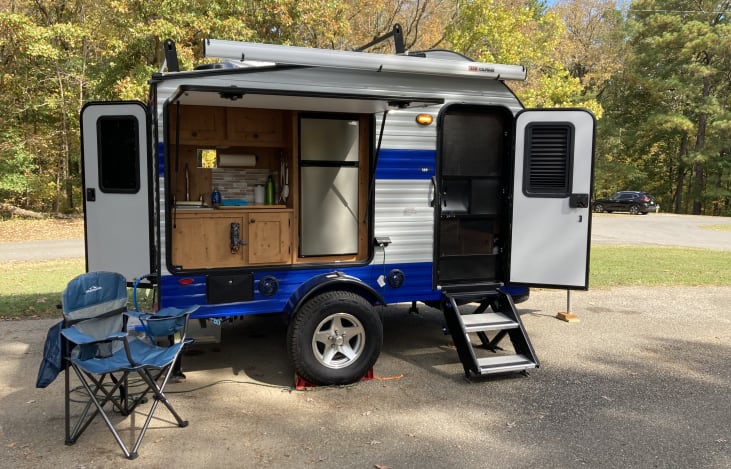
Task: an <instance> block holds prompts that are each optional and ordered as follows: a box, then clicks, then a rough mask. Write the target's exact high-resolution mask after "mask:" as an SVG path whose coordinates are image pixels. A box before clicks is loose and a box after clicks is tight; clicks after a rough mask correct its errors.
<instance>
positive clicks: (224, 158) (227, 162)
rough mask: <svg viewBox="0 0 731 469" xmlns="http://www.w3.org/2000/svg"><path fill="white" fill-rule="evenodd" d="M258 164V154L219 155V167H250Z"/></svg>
mask: <svg viewBox="0 0 731 469" xmlns="http://www.w3.org/2000/svg"><path fill="white" fill-rule="evenodd" d="M253 166H256V155H218V167H219V168H224V167H229V168H230V167H248V168H251V167H253Z"/></svg>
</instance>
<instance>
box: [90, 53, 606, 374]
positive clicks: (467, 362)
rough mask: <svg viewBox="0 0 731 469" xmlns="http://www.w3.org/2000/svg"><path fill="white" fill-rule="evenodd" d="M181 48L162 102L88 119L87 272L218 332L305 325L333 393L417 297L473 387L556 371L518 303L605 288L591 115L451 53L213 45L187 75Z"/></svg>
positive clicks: (307, 364)
mask: <svg viewBox="0 0 731 469" xmlns="http://www.w3.org/2000/svg"><path fill="white" fill-rule="evenodd" d="M165 46H166V52H167V60H166V62H167V69H166V70H163V71H160V72H159V73H156V74H154V75H153V76H152V78H151V80H150V94H149V102H148V103H146V104H144V103H141V102H93V103H89V104H87V105H86V106H85V107H84V108H83V111H82V115H81V121H82V151H83V168H84V180H83V190H84V197H85V217H86V256H87V270H88V271H115V272H120V273H122V274H123V275H125V276H126V278H127V280H128V282H130V283H131V282H134V281H135V279H139V278H142V277H143V276H147V277H145V278H146V280H145V282H144V283H146V284H147V285H148V286H149V287H150V288H153V289H154V291H155V294H156V298H157V302H158V304H159V307H161V308H162V307H168V306H174V307H187V306H189V305H193V304H196V305H200V307H199V308H198V309H197V311H196V312H195V313H194V315H193V318H198V319H199V320H200V323H201V324H203V325H206V326H207V327H218V326H216V324H218V323H219V322H220V321H221V320H223V319H228V318H236V317H242V316H247V315H261V314H286V315H287V316H288V317H289V329H288V334H287V344H286V347H287V350H288V352H289V354H290V358H291V360H292V362H293V365H294V368H295V370H296V372H297V373H298V374H299V375H300V376H301V377H302V378H303V379H305V380H306V381H309V382H311V383H315V384H336V383H348V382H353V381H356V380H358V379H360V378H361V377H363V376H364V375H365V374H367V373H368V371H369V370H370V369H371V368H372V366H373V364H374V363H375V361H376V359H377V357H378V355H379V353H380V348H381V344H382V337H383V329H382V322H381V317H380V316H379V312H378V311H379V308H378V306H379V305H387V304H393V303H402V302H409V303H412V304H416V302H423V303H426V304H429V305H432V306H435V307H437V308H440V309H441V310H442V311H443V312H444V314H445V318H446V319H445V320H446V324H447V328H448V329H449V331H450V332H451V333H452V336H453V338H454V342H455V345H456V348H457V352H458V355H459V358H460V360H461V361H462V363H463V366H464V370H465V373H466V374H467V375H468V376H469V375H476V376H479V375H486V374H492V373H503V372H510V371H521V370H526V369H529V368H535V367H537V366H538V364H539V362H538V359H537V358H536V355H535V353H534V351H533V348H532V346H531V344H530V341H529V339H528V335H527V333H526V331H525V329H524V327H523V325H522V323H521V321H520V317H519V316H518V314H517V312H516V310H515V305H514V301H513V295H515V294H519V295H525V294H526V292H527V288H528V287H530V286H540V287H548V288H562V289H586V288H587V287H588V259H589V242H590V227H591V210H590V206H591V204H590V200H589V197H590V194H591V192H592V171H593V145H594V125H595V121H594V118H593V116H592V115H591V113H589V112H587V111H585V110H581V109H562V110H555V109H540V110H530V109H523V107H522V106H521V103H520V102H519V100H518V99H517V98H516V96H515V94H514V93H513V92H511V90H510V88H509V87H508V83H509V82H511V81H515V80H524V79H525V78H526V71H525V69H524V68H523V67H522V66H516V65H500V64H489V63H478V62H474V61H471V60H469V59H467V58H466V57H464V56H461V55H459V54H456V53H452V52H448V51H424V52H418V53H407V52H403V51H401V53H398V54H393V55H389V54H375V53H366V52H355V51H335V50H321V49H310V48H299V47H289V46H279V45H267V44H253V43H244V42H233V41H219V40H206V41H205V54H206V56H207V57H211V58H219V59H221V60H222V61H221V62H220V63H216V64H213V65H211V64H209V65H207V66H204V67H201V68H199V69H196V70H189V71H179V70H178V66H177V58H176V55H175V48H174V44H173V43H172V42H166V45H165ZM467 305H472V306H470V307H469V308H468V306H467ZM475 305H477V306H476V307H475ZM468 312H469V313H474V314H465V313H468ZM470 333H475V334H477V335H478V336H479V338H480V339H481V341H482V343H483V345H485V346H486V347H487V348H488V349H491V350H492V351H493V352H499V353H493V352H490V353H489V354H488V355H487V356H484V357H481V356H480V353H479V352H480V351H478V350H476V347H474V346H473V344H472V342H471V340H470V339H469V336H468V334H470ZM506 336H507V337H508V338H509V339H510V343H511V345H512V347H508V351H507V352H501V350H500V349H499V347H497V343H498V342H500V341H501V340H502V339H503V338H504V337H506Z"/></svg>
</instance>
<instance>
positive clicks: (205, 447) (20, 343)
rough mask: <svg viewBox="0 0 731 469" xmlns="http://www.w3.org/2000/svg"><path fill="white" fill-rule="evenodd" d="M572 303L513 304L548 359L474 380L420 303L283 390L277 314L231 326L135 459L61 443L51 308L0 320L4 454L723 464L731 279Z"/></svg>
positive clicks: (461, 463) (139, 463) (105, 441)
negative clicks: (342, 359)
mask: <svg viewBox="0 0 731 469" xmlns="http://www.w3.org/2000/svg"><path fill="white" fill-rule="evenodd" d="M564 302H565V293H562V292H559V291H548V290H534V291H533V293H532V295H531V298H530V300H529V301H528V302H526V303H523V304H521V305H520V310H521V313H522V317H523V321H524V323H525V326H526V328H527V330H528V332H529V334H530V336H531V338H532V340H533V345H534V346H535V348H536V350H537V352H538V355H539V358H540V360H541V365H542V366H541V368H539V369H537V370H534V371H532V372H531V373H530V375H529V376H524V375H521V374H514V375H507V376H504V377H499V378H491V379H487V380H480V381H477V382H472V383H470V382H467V381H465V380H464V378H463V373H462V367H461V365H460V364H459V363H458V362H457V356H456V352H455V351H454V349H453V348H451V347H450V340H449V337H448V336H445V335H443V334H442V332H441V326H442V318H441V315H440V313H439V312H438V311H436V310H433V309H430V308H426V307H421V308H420V314H419V315H413V314H410V313H409V312H408V310H407V308H406V306H403V305H399V306H394V307H390V308H388V310H387V311H384V320H385V343H384V348H383V353H382V354H381V356H380V359H379V360H378V362H377V363H376V366H375V368H374V373H375V375H376V377H377V378H378V379H374V380H371V381H365V382H361V383H358V384H356V385H352V386H347V387H322V388H314V389H312V390H309V391H293V390H292V389H291V385H292V383H293V379H292V377H293V371H292V368H291V367H290V365H289V363H288V361H287V358H286V352H285V348H284V334H285V327H284V325H283V323H282V322H281V321H279V320H276V319H274V318H266V319H263V318H259V320H256V319H254V318H250V320H244V321H240V322H236V323H233V324H231V325H227V326H226V327H225V328H224V329H223V335H224V337H223V342H222V343H221V344H218V345H217V344H199V345H197V346H195V347H194V348H193V349H191V350H190V351H189V352H188V353H187V354H186V356H185V360H184V367H185V372H186V375H187V379H186V380H185V381H184V382H181V383H174V384H172V385H171V386H170V387H169V393H168V394H169V396H170V397H171V399H172V401H173V402H174V404H175V405H176V408H177V410H178V411H179V412H180V413H181V414H182V415H183V417H184V418H187V419H189V420H190V425H189V426H188V427H186V428H182V429H181V428H177V427H175V426H174V425H173V424H172V423H171V422H172V419H171V418H170V417H169V415H168V414H167V413H166V410H165V409H163V408H161V409H160V410H159V411H158V415H159V418H156V419H155V420H153V423H152V427H151V429H150V430H149V431H148V433H147V436H146V437H145V441H144V443H143V445H142V447H141V449H140V456H139V458H138V459H136V460H135V461H134V462H128V461H126V460H125V459H124V458H123V456H122V454H121V451H119V449H118V448H117V446H116V444H115V442H114V440H113V439H112V437H111V434H110V433H109V432H108V431H106V429H104V428H103V427H102V426H101V425H96V424H95V425H93V426H92V427H91V428H90V430H88V431H87V434H85V435H83V436H82V438H81V439H80V441H79V442H78V443H77V444H76V445H75V446H65V445H64V441H63V440H64V438H63V403H62V402H63V399H62V395H63V389H62V387H63V386H62V385H63V383H62V380H60V379H59V380H57V381H56V382H54V383H53V384H52V385H51V386H50V387H48V388H46V389H36V388H35V387H34V383H35V372H36V369H37V365H38V363H39V360H40V356H41V351H42V345H43V337H44V334H45V330H46V329H47V327H48V326H50V324H51V323H52V321H48V320H44V321H4V322H0V353H2V356H3V360H2V361H1V362H0V466H2V467H8V468H10V467H13V468H39V467H40V468H51V467H68V468H89V469H90V468H102V467H104V468H107V467H108V468H112V467H114V468H118V467H126V466H129V467H150V468H159V467H168V466H172V465H175V466H178V467H186V468H187V467H193V468H196V467H210V468H219V467H245V468H261V467H276V468H279V467H308V468H309V467H313V468H317V467H323V468H386V467H390V468H445V467H486V466H495V467H510V468H536V467H540V468H544V467H546V468H548V467H556V468H586V467H592V468H627V467H633V468H653V467H659V468H675V467H677V468H728V467H731V443H729V440H731V406H730V405H729V395H731V369H729V366H728V362H729V357H731V318H730V315H729V307H728V305H729V304H731V287H722V288H654V289H649V290H648V289H644V288H616V289H611V290H593V291H589V292H581V293H574V295H573V303H574V311H575V312H576V313H577V314H578V315H579V317H580V319H581V322H579V323H570V324H569V323H565V322H562V321H559V320H557V319H555V317H554V316H555V313H556V312H557V311H560V310H562V308H563V306H564V304H565V303H564ZM120 418H121V417H117V418H116V419H117V420H118V419H120ZM141 420H142V418H141V416H135V418H132V419H127V420H125V422H126V423H129V422H132V424H133V425H135V426H136V427H137V428H139V426H140V425H141V423H142V422H141ZM122 435H123V438H125V439H127V440H129V439H131V436H130V433H129V432H128V431H123V433H122Z"/></svg>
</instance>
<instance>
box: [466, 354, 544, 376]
mask: <svg viewBox="0 0 731 469" xmlns="http://www.w3.org/2000/svg"><path fill="white" fill-rule="evenodd" d="M537 366H538V365H537V364H536V363H535V362H534V361H532V360H531V359H530V358H528V357H526V356H525V355H522V354H519V353H518V354H515V355H496V356H494V357H485V358H478V359H477V368H478V371H479V374H480V375H489V374H494V373H508V372H511V371H524V370H528V369H531V368H536V367H537Z"/></svg>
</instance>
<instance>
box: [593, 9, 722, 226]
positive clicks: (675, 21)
mask: <svg viewBox="0 0 731 469" xmlns="http://www.w3.org/2000/svg"><path fill="white" fill-rule="evenodd" d="M629 13H630V23H629V26H630V30H629V34H628V39H629V44H630V46H631V47H632V55H631V58H630V60H628V62H627V68H626V69H625V70H624V71H622V72H621V73H617V74H616V76H615V77H614V78H613V80H612V87H611V90H609V91H608V92H607V93H606V95H605V97H604V99H603V101H602V102H603V104H604V105H605V107H606V108H607V109H608V116H609V117H610V120H611V121H612V124H611V127H612V128H613V129H614V136H615V137H616V138H617V143H618V144H619V145H618V146H617V147H615V150H618V149H620V148H621V150H622V153H621V154H620V152H618V151H615V152H614V155H613V156H614V157H615V158H616V159H615V162H616V160H620V161H621V158H623V157H624V158H626V161H625V162H624V164H625V166H626V167H627V168H630V169H631V170H633V171H634V176H639V177H635V178H634V179H635V180H636V181H637V182H642V183H643V184H644V185H643V186H642V187H645V188H646V190H652V191H656V192H658V196H659V198H661V200H662V201H663V202H664V203H663V205H664V206H666V207H668V208H670V207H672V209H673V211H675V212H690V213H694V214H703V213H707V214H724V215H731V191H730V189H731V171H730V169H731V168H729V163H730V162H729V151H730V147H731V145H730V144H729V142H731V138H730V137H731V134H730V133H729V130H730V127H729V121H730V120H731V119H730V116H731V114H730V109H729V93H730V92H731V24H729V15H728V13H729V1H728V0H724V1H718V0H701V1H693V2H689V1H685V0H683V1H679V0H637V1H636V2H634V3H633V4H632V7H631V10H630V12H629ZM609 108H611V110H609ZM607 169H608V168H607ZM633 171H626V172H625V173H624V176H625V179H626V180H627V181H631V180H632V179H633Z"/></svg>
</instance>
